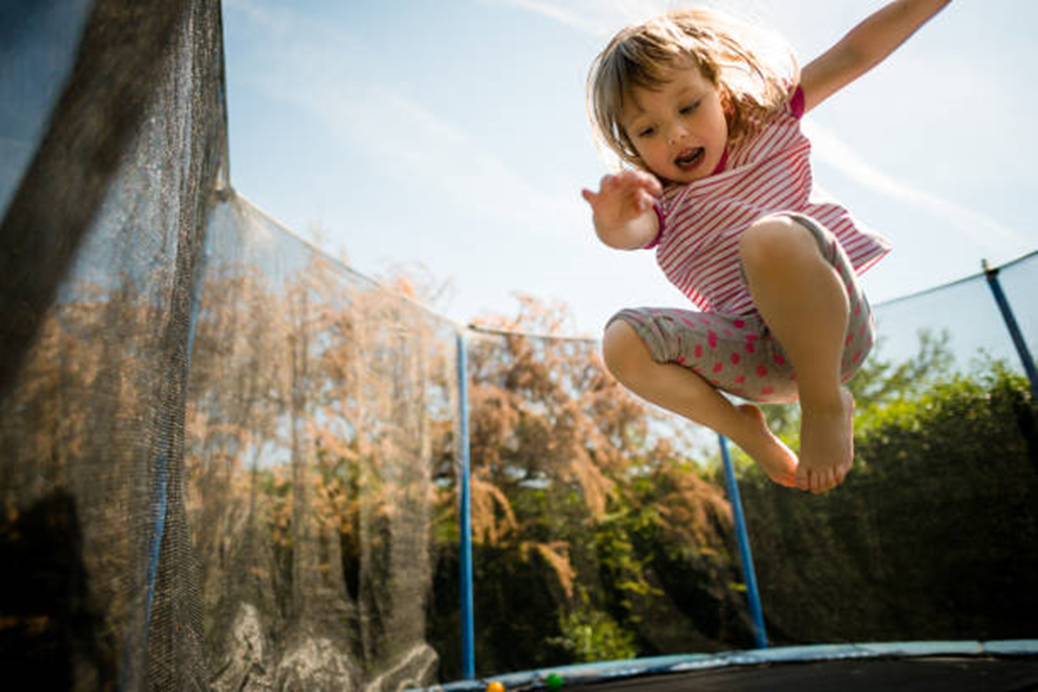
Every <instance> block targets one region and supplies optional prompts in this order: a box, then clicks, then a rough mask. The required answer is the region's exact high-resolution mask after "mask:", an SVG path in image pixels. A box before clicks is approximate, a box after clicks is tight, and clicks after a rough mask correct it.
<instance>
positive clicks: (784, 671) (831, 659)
mask: <svg viewBox="0 0 1038 692" xmlns="http://www.w3.org/2000/svg"><path fill="white" fill-rule="evenodd" d="M549 676H553V677H554V678H555V679H554V680H552V681H551V682H549V680H550V677H549ZM494 681H497V682H499V683H500V684H501V685H503V687H504V689H505V690H512V691H516V692H517V691H519V690H536V689H565V690H588V691H591V690H596V691H598V692H611V691H615V692H622V691H623V692H625V691H627V690H648V691H649V692H677V691H678V690H697V691H700V692H713V691H717V692H722V691H723V692H764V691H766V690H767V691H773V692H783V691H786V690H788V691H790V692H792V691H794V690H796V691H797V692H827V691H829V690H837V689H838V690H841V692H873V691H874V690H905V691H906V692H907V691H911V692H956V691H964V690H984V691H986V692H1024V691H1025V690H1038V640H1017V641H1000V642H895V643H885V644H881V643H877V644H847V645H817V646H797V647H776V648H772V649H762V650H753V651H735V652H725V653H721V654H712V655H711V654H699V655H687V656H666V657H660V658H651V659H640V660H634V661H616V662H611V663H598V664H588V665H581V666H565V667H561V668H553V669H545V670H536V671H528V672H523V673H513V674H508V675H501V676H496V677H491V678H487V679H485V680H472V681H465V682H456V683H451V684H448V685H437V686H433V687H428V688H424V689H425V690H426V691H427V692H476V691H479V692H482V691H483V690H486V689H488V687H487V686H488V685H490V684H491V683H493V682H494ZM559 681H561V682H562V685H561V686H560V685H559V684H558V683H559Z"/></svg>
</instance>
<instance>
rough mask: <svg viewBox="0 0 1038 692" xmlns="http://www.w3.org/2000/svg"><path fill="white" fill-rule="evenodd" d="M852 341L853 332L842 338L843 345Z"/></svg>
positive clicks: (847, 344)
mask: <svg viewBox="0 0 1038 692" xmlns="http://www.w3.org/2000/svg"><path fill="white" fill-rule="evenodd" d="M852 341H854V334H853V333H852V334H848V335H847V338H846V339H844V340H843V345H844V346H850V345H851V342H852Z"/></svg>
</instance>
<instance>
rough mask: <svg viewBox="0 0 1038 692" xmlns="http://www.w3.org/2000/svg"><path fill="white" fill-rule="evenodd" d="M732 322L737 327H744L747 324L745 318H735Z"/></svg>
mask: <svg viewBox="0 0 1038 692" xmlns="http://www.w3.org/2000/svg"><path fill="white" fill-rule="evenodd" d="M732 324H733V325H735V328H736V329H742V328H743V327H745V326H746V322H745V321H744V320H735V321H734V322H732Z"/></svg>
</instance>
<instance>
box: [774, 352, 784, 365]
mask: <svg viewBox="0 0 1038 692" xmlns="http://www.w3.org/2000/svg"><path fill="white" fill-rule="evenodd" d="M785 364H786V359H785V358H784V357H783V356H782V354H781V353H776V354H775V365H785Z"/></svg>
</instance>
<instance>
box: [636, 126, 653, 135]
mask: <svg viewBox="0 0 1038 692" xmlns="http://www.w3.org/2000/svg"><path fill="white" fill-rule="evenodd" d="M655 132H656V128H655V127H644V128H642V129H641V130H638V136H639V137H651V136H652V135H653V133H655Z"/></svg>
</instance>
